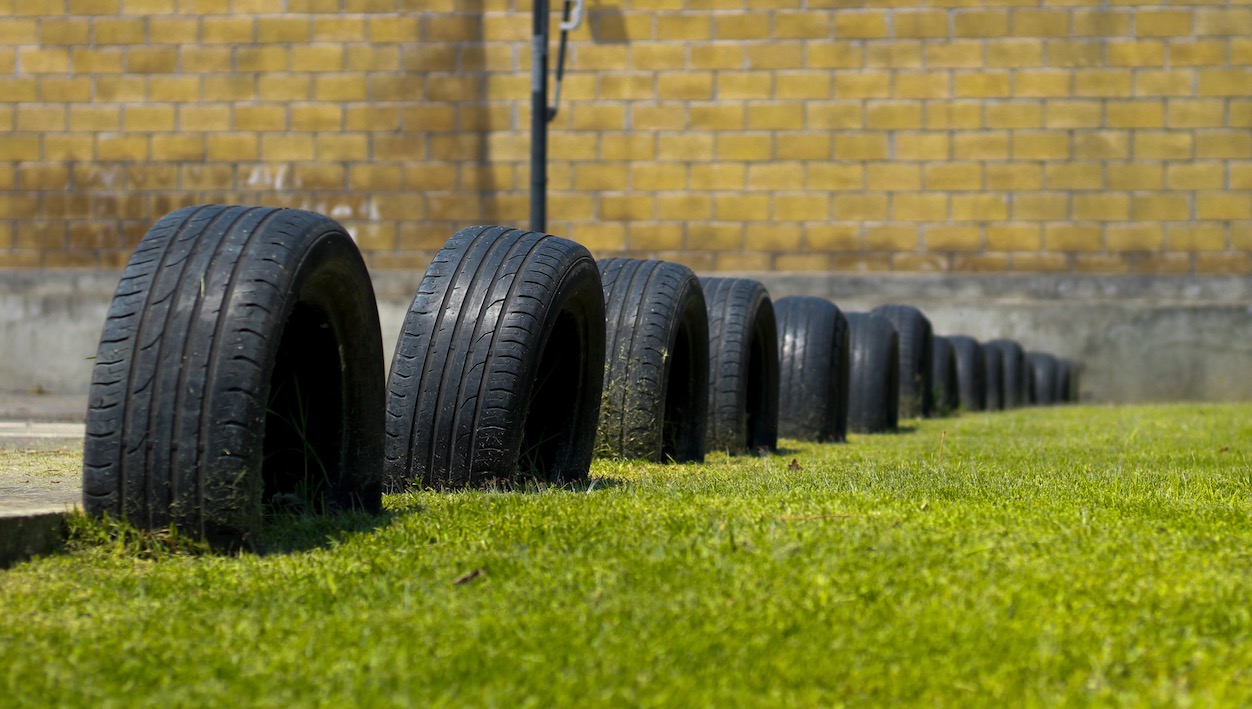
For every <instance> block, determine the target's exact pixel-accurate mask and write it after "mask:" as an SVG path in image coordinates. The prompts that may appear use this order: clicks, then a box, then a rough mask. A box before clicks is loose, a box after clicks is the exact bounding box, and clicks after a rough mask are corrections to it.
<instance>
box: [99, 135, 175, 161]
mask: <svg viewBox="0 0 1252 709" xmlns="http://www.w3.org/2000/svg"><path fill="white" fill-rule="evenodd" d="M148 148H149V139H148V137H147V136H144V135H115V136H103V135H102V136H100V138H99V140H98V141H97V144H96V155H95V157H96V158H97V159H99V160H126V161H138V160H148V159H149V158H150V157H153V158H156V156H151V155H150V153H149V149H148ZM156 159H163V158H156Z"/></svg>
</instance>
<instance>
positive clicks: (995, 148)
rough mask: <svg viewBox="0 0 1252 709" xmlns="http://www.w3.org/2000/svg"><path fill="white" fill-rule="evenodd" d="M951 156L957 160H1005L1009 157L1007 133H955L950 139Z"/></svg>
mask: <svg viewBox="0 0 1252 709" xmlns="http://www.w3.org/2000/svg"><path fill="white" fill-rule="evenodd" d="M952 156H953V157H954V158H955V159H957V160H1005V159H1007V158H1008V157H1009V136H1008V133H1006V132H1001V131H987V132H983V133H957V134H956V135H955V136H954V137H953V139H952Z"/></svg>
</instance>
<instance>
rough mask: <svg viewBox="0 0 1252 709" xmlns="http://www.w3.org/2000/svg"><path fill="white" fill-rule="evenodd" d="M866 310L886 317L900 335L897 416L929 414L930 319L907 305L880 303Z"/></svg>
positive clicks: (931, 392)
mask: <svg viewBox="0 0 1252 709" xmlns="http://www.w3.org/2000/svg"><path fill="white" fill-rule="evenodd" d="M870 312H871V313H872V314H873V315H880V316H882V317H885V318H887V319H888V320H890V321H891V324H892V325H895V328H896V332H897V333H898V334H899V336H900V418H918V417H920V416H931V415H933V413H934V383H933V382H932V381H931V358H932V357H933V354H934V343H933V338H934V336H933V330H932V328H931V327H930V320H928V319H926V316H925V315H923V314H922V311H920V310H918V309H917V308H914V307H913V306H911V305H883V306H879V307H877V308H874V309H873V310H872V311H870Z"/></svg>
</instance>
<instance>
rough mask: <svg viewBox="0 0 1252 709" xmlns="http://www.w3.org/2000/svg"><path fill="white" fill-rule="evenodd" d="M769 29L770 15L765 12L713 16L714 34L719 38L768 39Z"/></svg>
mask: <svg viewBox="0 0 1252 709" xmlns="http://www.w3.org/2000/svg"><path fill="white" fill-rule="evenodd" d="M769 31H770V21H769V16H768V15H767V14H764V13H753V12H743V13H735V14H729V15H717V16H715V17H714V18H713V35H714V36H715V37H716V38H717V39H740V40H742V39H768V38H769Z"/></svg>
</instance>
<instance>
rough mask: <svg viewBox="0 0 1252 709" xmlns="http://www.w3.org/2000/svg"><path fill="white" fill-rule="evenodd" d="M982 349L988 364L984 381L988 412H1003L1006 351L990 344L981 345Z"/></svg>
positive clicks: (984, 359)
mask: <svg viewBox="0 0 1252 709" xmlns="http://www.w3.org/2000/svg"><path fill="white" fill-rule="evenodd" d="M979 346H980V347H981V348H982V353H983V361H984V362H985V363H986V365H987V368H986V373H985V376H984V377H983V381H985V382H986V384H987V395H986V397H984V401H985V402H986V404H987V406H986V409H985V410H986V411H1003V410H1004V350H1002V349H1000V347H999V346H998V345H993V344H991V343H990V342H984V343H982V344H981V345H979Z"/></svg>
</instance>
